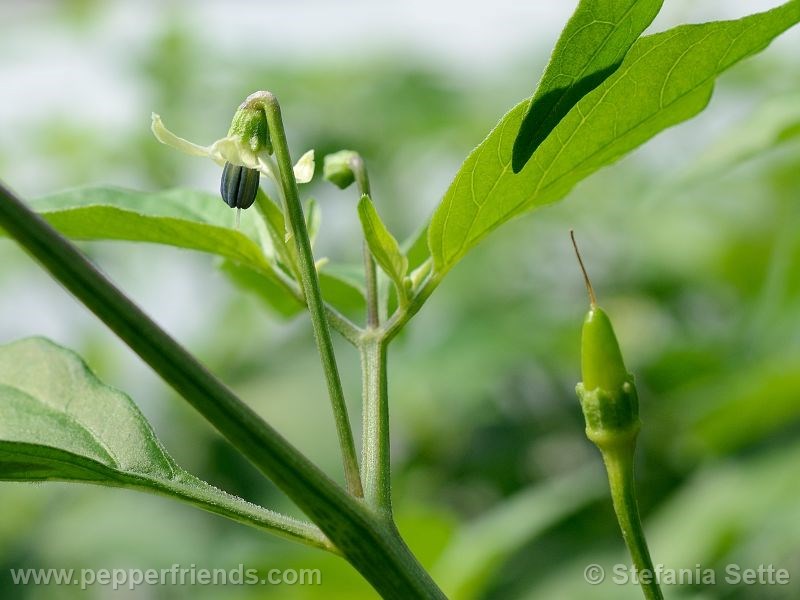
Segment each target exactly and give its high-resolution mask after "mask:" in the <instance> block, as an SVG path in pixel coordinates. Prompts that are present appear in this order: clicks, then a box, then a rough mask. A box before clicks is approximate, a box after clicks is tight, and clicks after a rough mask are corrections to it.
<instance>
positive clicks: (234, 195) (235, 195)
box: [219, 163, 260, 209]
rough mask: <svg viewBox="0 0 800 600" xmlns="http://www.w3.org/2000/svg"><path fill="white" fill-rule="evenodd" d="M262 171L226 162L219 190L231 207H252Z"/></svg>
mask: <svg viewBox="0 0 800 600" xmlns="http://www.w3.org/2000/svg"><path fill="white" fill-rule="evenodd" d="M259 177H260V173H259V172H258V171H256V170H255V169H248V168H247V167H242V166H239V165H234V164H232V163H225V168H224V169H222V182H221V183H220V186H219V191H220V193H221V194H222V200H223V201H224V202H225V204H227V205H228V206H230V207H231V208H242V209H244V208H250V207H251V206H252V205H253V202H255V200H256V194H257V193H258V184H259Z"/></svg>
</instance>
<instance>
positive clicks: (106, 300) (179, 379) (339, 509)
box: [0, 184, 445, 600]
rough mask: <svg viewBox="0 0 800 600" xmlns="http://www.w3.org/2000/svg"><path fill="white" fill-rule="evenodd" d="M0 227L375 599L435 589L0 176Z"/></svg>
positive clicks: (407, 555) (369, 520) (382, 531)
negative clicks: (283, 499) (253, 471)
mask: <svg viewBox="0 0 800 600" xmlns="http://www.w3.org/2000/svg"><path fill="white" fill-rule="evenodd" d="M0 226H1V227H3V228H4V229H5V230H6V232H7V233H8V234H9V236H10V237H12V238H14V239H15V240H17V242H18V243H19V244H20V245H21V246H22V247H23V248H25V250H27V251H28V252H29V253H30V254H31V255H32V256H33V257H34V258H36V259H37V260H38V261H39V262H40V263H41V264H42V266H43V267H44V268H45V269H46V270H47V271H48V272H49V273H50V274H51V275H52V276H53V277H54V278H55V279H56V280H58V281H59V282H60V283H61V284H62V285H63V286H64V287H65V288H66V289H67V290H69V291H70V292H72V294H74V295H75V296H76V297H77V298H78V299H79V300H80V301H81V302H82V303H83V304H84V305H85V306H86V307H87V308H89V309H90V310H91V311H92V312H93V313H95V314H96V315H97V316H98V317H99V318H100V320H102V321H103V322H104V323H105V324H106V325H108V327H109V328H110V329H111V330H112V331H113V332H114V333H116V334H117V335H118V336H119V337H120V338H121V339H122V340H123V341H124V342H125V343H126V344H127V345H128V346H129V347H130V348H131V349H132V350H133V351H134V352H136V353H137V354H138V355H139V356H140V357H141V358H142V359H143V360H144V361H145V362H146V363H147V364H148V365H150V367H152V368H153V370H154V371H155V372H156V373H158V374H159V375H160V376H161V377H162V378H163V379H164V381H166V382H167V383H168V384H170V385H171V386H172V387H173V388H174V389H175V390H176V391H177V392H178V393H179V394H180V395H181V396H183V397H184V398H185V399H186V400H187V401H188V402H189V403H190V404H191V405H192V406H193V407H194V408H195V409H196V410H197V411H198V412H200V414H202V415H203V416H204V417H205V418H206V419H207V420H208V421H209V422H210V423H211V424H212V425H213V426H214V427H215V428H216V429H217V430H218V431H219V432H220V433H221V434H222V435H223V436H225V438H227V439H228V441H229V442H231V444H233V446H234V447H236V448H237V449H238V450H239V451H240V452H242V454H244V455H245V456H247V457H248V458H249V459H250V460H251V461H252V462H253V463H254V464H255V465H256V466H257V467H258V468H259V469H260V470H261V471H262V472H263V473H264V474H265V475H267V476H268V477H269V478H270V479H272V481H274V482H275V484H276V485H277V486H278V487H279V488H280V489H281V490H283V491H284V492H285V493H286V494H287V495H288V496H289V497H290V498H291V499H292V500H293V501H294V502H295V503H296V504H297V506H298V507H299V508H300V509H301V510H303V511H304V512H305V513H306V514H307V515H308V516H309V517H310V518H311V520H312V521H314V522H315V523H316V524H317V525H318V526H319V528H320V529H321V530H322V532H323V533H325V535H327V536H328V539H330V541H331V542H333V544H334V545H335V546H336V548H337V549H338V550H339V552H341V553H342V555H343V556H344V557H345V558H346V559H347V560H348V561H349V562H350V563H351V564H352V565H353V566H354V567H355V568H356V569H358V571H359V572H360V573H361V574H362V575H363V576H364V577H365V578H366V579H367V580H368V581H369V582H370V583H371V584H372V585H373V587H375V589H376V590H377V591H378V592H379V593H380V594H381V595H382V596H383V597H384V598H386V599H389V600H411V599H417V598H420V599H432V600H443V599H444V598H445V596H444V594H442V592H441V591H440V590H439V588H438V587H437V586H436V584H435V583H434V582H433V580H432V579H431V578H430V576H429V575H428V573H427V572H425V570H424V569H423V568H422V567H421V566H420V564H419V563H418V562H417V560H416V559H415V558H414V555H413V554H411V552H410V551H409V549H408V547H407V546H406V545H405V543H404V542H403V540H402V539H401V538H400V537H399V535H398V534H397V532H396V531H395V530H394V528H393V527H390V526H389V525H387V524H386V522H385V521H384V520H382V519H379V518H377V516H376V515H375V514H374V513H373V512H372V511H371V510H369V509H368V508H367V507H366V506H365V505H364V504H363V503H361V502H359V501H357V500H355V499H353V497H352V496H350V495H349V494H347V493H346V492H345V491H344V490H343V489H342V488H341V487H339V486H338V485H337V484H336V483H335V482H333V481H331V480H330V479H329V478H328V477H327V476H326V475H325V474H324V473H322V471H320V470H319V469H318V468H317V467H316V466H315V465H314V464H313V463H311V462H310V461H309V460H308V459H307V458H306V457H305V456H304V455H303V454H302V453H301V452H300V451H299V450H297V449H296V448H295V447H294V446H292V445H291V444H290V443H289V442H288V441H286V440H285V439H284V438H283V437H281V435H280V434H279V433H278V432H277V431H275V430H274V429H273V428H272V427H270V426H269V425H268V424H267V423H266V422H264V420H263V419H261V417H259V416H258V414H256V413H255V412H254V411H253V410H252V409H251V408H250V407H248V406H247V405H246V404H245V403H244V402H242V401H241V400H240V399H239V398H238V397H236V395H235V394H234V393H233V392H232V391H231V390H230V389H229V388H228V387H226V386H225V384H223V383H222V382H221V381H219V380H218V379H217V378H216V377H214V375H212V374H211V373H210V372H209V371H208V370H207V369H206V368H205V367H204V366H203V365H201V364H200V363H199V362H198V361H197V359H195V358H194V357H193V356H192V355H191V354H189V353H188V352H187V351H186V350H185V349H184V348H183V347H182V346H181V345H180V344H178V343H177V342H176V341H175V340H174V339H172V338H171V337H170V336H169V335H168V334H167V333H166V332H165V331H164V330H162V329H161V328H160V327H159V326H158V325H157V324H156V323H155V322H154V321H152V320H151V319H150V318H149V317H148V316H147V315H145V314H144V313H143V312H142V311H141V309H140V308H139V307H138V306H136V305H135V304H134V303H133V302H131V301H130V300H129V299H128V298H127V297H126V296H125V295H124V294H123V293H122V292H121V291H120V290H118V289H117V288H116V287H115V286H114V285H113V284H112V283H111V282H110V281H108V279H106V278H105V276H104V275H103V274H101V273H100V271H98V270H97V268H95V267H94V266H93V265H92V264H91V263H90V262H89V261H88V260H87V259H86V258H85V257H84V256H83V255H82V254H81V252H80V251H79V250H78V249H77V248H76V247H75V246H74V245H73V244H71V243H70V242H69V241H68V240H66V239H65V238H64V237H63V236H61V235H60V234H59V233H58V232H57V231H55V229H53V228H52V227H51V226H50V225H49V224H48V223H47V222H46V221H45V220H44V219H43V218H42V217H41V216H39V215H37V214H36V213H35V212H33V211H31V210H30V209H29V208H27V207H26V206H25V204H23V202H22V201H21V200H19V199H18V198H17V197H16V196H15V195H14V194H13V193H11V192H10V191H9V190H7V189H6V188H5V187H4V186H3V185H1V184H0Z"/></svg>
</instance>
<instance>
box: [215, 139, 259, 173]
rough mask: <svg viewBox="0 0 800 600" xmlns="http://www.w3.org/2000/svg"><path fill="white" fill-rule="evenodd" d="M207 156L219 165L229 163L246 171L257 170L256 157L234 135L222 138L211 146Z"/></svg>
mask: <svg viewBox="0 0 800 600" xmlns="http://www.w3.org/2000/svg"><path fill="white" fill-rule="evenodd" d="M209 156H211V158H213V159H214V160H215V161H216V162H217V163H218V164H220V165H224V164H225V163H226V162H229V163H231V164H234V165H239V166H242V167H247V168H248V169H256V170H258V168H259V164H258V157H257V156H256V155H255V153H253V151H252V150H250V148H248V147H247V146H246V145H245V144H243V143H242V140H241V139H240V138H239V137H237V136H235V135H232V136H229V137H224V138H222V139H219V140H217V141H216V142H214V143H213V144H211V147H210V148H209Z"/></svg>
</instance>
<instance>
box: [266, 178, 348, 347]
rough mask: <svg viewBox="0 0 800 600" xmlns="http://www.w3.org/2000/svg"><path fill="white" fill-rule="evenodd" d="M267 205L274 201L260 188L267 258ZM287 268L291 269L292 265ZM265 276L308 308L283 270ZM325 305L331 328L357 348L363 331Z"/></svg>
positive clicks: (286, 258)
mask: <svg viewBox="0 0 800 600" xmlns="http://www.w3.org/2000/svg"><path fill="white" fill-rule="evenodd" d="M266 203H269V204H270V205H271V204H272V200H270V198H269V196H267V194H266V193H265V192H264V190H263V189H262V188H258V193H257V195H256V202H255V207H256V213H255V215H256V219H257V221H256V223H257V227H258V232H259V238H260V241H261V244H260V245H261V248H262V252H263V253H264V255H265V256H267V254H268V253H267V251H266V250H265V247H266V246H265V240H264V238H268V237H269V236H270V234H269V233H268V231H269V227H270V226H269V223H268V221H269V205H266ZM276 210H277V207H276ZM284 228H285V225H284ZM265 230H266V231H265ZM281 235H284V234H281ZM276 243H277V242H275V241H273V242H272V244H273V246H274V245H276ZM283 258H285V261H286V262H289V259H288V257H283ZM287 266H288V267H289V268H291V265H287ZM292 271H293V269H292ZM264 275H265V276H267V277H270V278H274V279H277V280H278V283H280V284H281V285H282V286H283V287H284V288H285V289H286V291H287V292H289V293H290V294H291V295H292V296H294V298H295V299H296V300H297V301H298V302H299V303H300V304H302V305H303V306H306V307H307V306H308V305H307V304H306V298H305V295H304V294H303V291H302V290H301V289H300V286H298V284H297V282H296V281H295V280H294V279H293V277H292V276H291V275H287V274H286V273H284V271H283V269H281V268H280V267H278V266H277V265H275V266H273V268H272V269H271V270H270V271H268V272H264ZM324 304H325V316H326V317H327V319H328V323H329V324H330V326H331V327H332V328H333V329H334V330H336V331H337V332H338V333H339V335H341V336H342V337H343V338H344V339H346V340H347V341H348V342H350V343H351V344H352V345H353V346H357V345H358V341H359V339H360V338H361V334H362V333H363V331H362V329H361V328H360V327H359V326H358V325H356V324H355V323H353V322H352V321H351V320H350V319H348V318H347V317H346V316H344V315H343V314H342V313H340V312H339V311H338V310H336V309H335V308H334V307H333V306H331V305H330V304H328V303H327V302H325V303H324Z"/></svg>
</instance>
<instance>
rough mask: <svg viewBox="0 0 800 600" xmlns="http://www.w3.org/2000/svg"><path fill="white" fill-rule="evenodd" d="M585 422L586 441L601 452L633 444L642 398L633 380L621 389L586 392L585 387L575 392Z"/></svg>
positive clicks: (637, 431) (629, 377)
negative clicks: (615, 446)
mask: <svg viewBox="0 0 800 600" xmlns="http://www.w3.org/2000/svg"><path fill="white" fill-rule="evenodd" d="M575 391H576V392H577V393H578V398H579V399H580V401H581V409H582V410H583V417H584V420H585V421H586V437H587V438H589V440H590V441H592V442H593V443H595V444H596V445H597V446H598V447H599V448H600V449H601V450H604V449H608V448H609V447H610V446H612V445H617V444H619V443H620V442H632V441H633V440H634V439H635V437H636V434H638V433H639V428H640V427H641V421H640V420H639V397H638V395H637V393H636V386H635V385H634V383H633V376H631V375H628V378H627V380H626V381H625V382H624V383H623V384H622V385H621V386H619V387H618V388H614V389H603V388H594V389H592V390H587V389H586V386H585V385H584V384H583V383H579V384H578V385H577V387H576V388H575Z"/></svg>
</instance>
